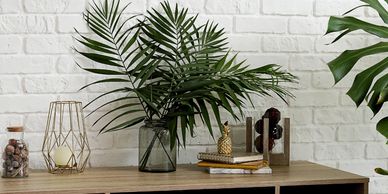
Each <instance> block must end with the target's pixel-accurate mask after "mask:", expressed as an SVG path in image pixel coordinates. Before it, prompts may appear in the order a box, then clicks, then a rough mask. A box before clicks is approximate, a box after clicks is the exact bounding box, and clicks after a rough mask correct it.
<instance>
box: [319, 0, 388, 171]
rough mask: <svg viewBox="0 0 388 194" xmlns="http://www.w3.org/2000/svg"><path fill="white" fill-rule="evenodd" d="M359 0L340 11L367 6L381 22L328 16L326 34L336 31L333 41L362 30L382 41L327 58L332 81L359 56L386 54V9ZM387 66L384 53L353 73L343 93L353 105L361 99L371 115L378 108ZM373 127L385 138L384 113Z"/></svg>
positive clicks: (386, 89)
mask: <svg viewBox="0 0 388 194" xmlns="http://www.w3.org/2000/svg"><path fill="white" fill-rule="evenodd" d="M361 1H362V2H364V3H365V4H364V5H361V6H358V7H356V8H354V9H352V10H350V11H348V12H346V13H345V14H344V15H346V14H348V13H350V12H351V11H353V10H355V9H358V8H360V7H369V8H371V9H374V10H375V11H377V13H378V14H379V16H380V17H381V19H382V21H383V22H384V23H385V25H376V24H372V23H369V22H365V21H362V20H359V19H357V18H355V17H352V16H344V17H334V16H332V17H330V19H329V23H328V29H327V32H326V34H329V33H333V32H340V34H339V35H338V36H337V37H336V38H335V39H334V41H333V42H332V43H334V42H336V41H337V40H339V39H341V38H343V37H344V36H345V35H346V34H348V33H350V32H353V31H356V30H362V31H364V32H367V33H369V34H371V35H374V36H377V37H379V38H381V40H382V41H381V42H379V43H377V44H374V45H371V46H367V47H365V48H360V49H356V50H346V51H344V52H343V53H342V54H341V55H340V56H338V57H337V58H335V59H334V60H332V61H331V62H329V63H328V65H329V68H330V71H331V72H332V74H333V76H334V80H335V83H337V82H339V81H340V80H341V79H342V78H344V77H345V76H346V75H347V74H348V73H349V72H350V71H351V70H352V68H353V67H354V65H355V64H356V63H357V62H358V61H359V60H360V59H361V58H364V57H367V56H370V55H375V54H382V55H384V54H385V55H386V53H387V52H388V42H386V41H385V40H384V39H386V38H388V26H387V24H388V11H387V10H386V9H385V8H384V6H383V5H382V4H381V3H380V2H379V1H378V0H361ZM385 4H386V5H387V4H388V0H385ZM387 68H388V57H385V58H384V59H382V60H381V61H380V62H378V63H376V64H374V65H373V66H371V67H369V68H367V69H365V70H363V71H362V72H360V73H358V74H357V75H356V77H355V79H354V81H353V85H352V86H351V88H350V89H349V91H348V92H347V95H348V96H350V98H351V99H352V100H353V101H354V102H355V103H356V105H357V107H358V106H360V104H361V103H362V102H363V101H364V100H365V101H367V103H368V107H369V108H370V109H371V110H372V112H373V113H374V114H375V115H376V114H377V113H378V112H379V111H380V110H381V108H382V106H383V104H384V103H385V102H386V101H387V100H388V95H387V94H388V74H387V73H386V71H385V70H386V69H387ZM376 128H377V131H379V132H380V133H381V134H382V135H384V137H386V138H388V117H385V118H383V119H381V120H380V121H379V122H378V123H377V127H376ZM376 172H380V173H383V172H385V173H386V171H383V170H382V169H380V170H376Z"/></svg>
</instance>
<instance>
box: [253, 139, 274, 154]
mask: <svg viewBox="0 0 388 194" xmlns="http://www.w3.org/2000/svg"><path fill="white" fill-rule="evenodd" d="M274 146H275V141H274V139H273V138H269V139H268V151H272V149H273V147H274ZM255 148H256V150H257V151H258V152H259V153H263V150H264V147H263V136H262V135H259V136H257V137H256V139H255Z"/></svg>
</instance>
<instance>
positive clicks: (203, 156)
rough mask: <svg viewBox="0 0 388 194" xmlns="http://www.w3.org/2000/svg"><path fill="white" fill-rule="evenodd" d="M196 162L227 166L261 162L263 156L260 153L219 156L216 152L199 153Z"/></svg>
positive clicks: (237, 153)
mask: <svg viewBox="0 0 388 194" xmlns="http://www.w3.org/2000/svg"><path fill="white" fill-rule="evenodd" d="M197 158H198V160H205V161H213V162H221V163H227V164H236V163H243V162H251V161H257V160H262V159H263V155H262V154H260V153H248V152H236V153H232V154H230V155H229V154H219V153H217V152H200V153H198V156H197Z"/></svg>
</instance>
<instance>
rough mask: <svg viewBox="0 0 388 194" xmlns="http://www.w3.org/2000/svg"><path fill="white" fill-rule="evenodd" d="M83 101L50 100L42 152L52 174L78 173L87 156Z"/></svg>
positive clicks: (87, 144)
mask: <svg viewBox="0 0 388 194" xmlns="http://www.w3.org/2000/svg"><path fill="white" fill-rule="evenodd" d="M84 123H85V122H84V116H83V112H82V103H81V102H76V101H55V102H51V103H50V107H49V113H48V117H47V125H46V132H45V135H44V140H43V145H42V153H43V156H44V159H45V162H46V166H47V168H48V171H49V172H50V173H53V174H73V173H81V172H83V171H84V170H85V167H86V165H87V163H88V160H89V157H90V147H89V142H88V138H87V135H86V129H85V124H84Z"/></svg>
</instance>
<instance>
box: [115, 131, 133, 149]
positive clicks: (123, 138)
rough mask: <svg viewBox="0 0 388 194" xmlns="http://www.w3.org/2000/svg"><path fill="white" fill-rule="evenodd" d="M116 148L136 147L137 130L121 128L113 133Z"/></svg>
mask: <svg viewBox="0 0 388 194" xmlns="http://www.w3.org/2000/svg"><path fill="white" fill-rule="evenodd" d="M114 138H115V145H116V147H117V148H137V147H138V146H139V130H138V129H131V130H121V131H118V132H116V133H115V134H114Z"/></svg>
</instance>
